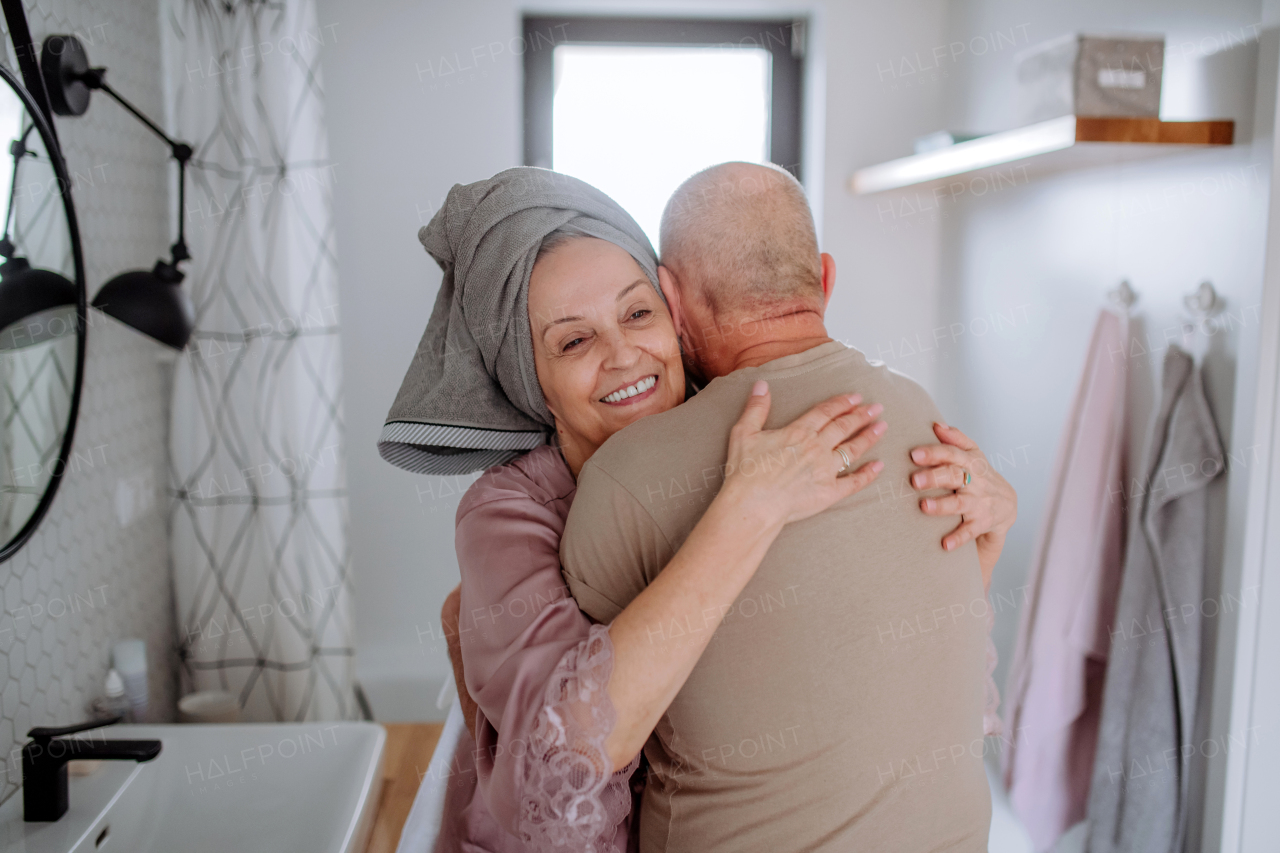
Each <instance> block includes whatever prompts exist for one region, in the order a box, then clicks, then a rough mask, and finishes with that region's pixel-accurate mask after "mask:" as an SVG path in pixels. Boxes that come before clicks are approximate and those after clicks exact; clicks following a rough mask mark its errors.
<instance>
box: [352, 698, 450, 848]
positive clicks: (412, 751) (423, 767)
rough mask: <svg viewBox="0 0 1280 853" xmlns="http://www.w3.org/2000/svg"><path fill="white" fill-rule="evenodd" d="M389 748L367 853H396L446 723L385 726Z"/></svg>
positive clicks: (383, 766) (391, 724) (389, 724)
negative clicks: (401, 833)
mask: <svg viewBox="0 0 1280 853" xmlns="http://www.w3.org/2000/svg"><path fill="white" fill-rule="evenodd" d="M383 727H384V728H385V729H386V730H387V746H386V751H385V752H384V753H383V756H384V758H383V762H382V795H381V796H380V797H379V798H378V813H377V816H376V817H374V820H373V832H372V834H371V835H370V836H369V846H368V847H366V848H365V853H395V850H396V845H397V844H399V843H400V830H401V829H402V828H403V827H404V821H405V818H407V817H408V816H409V809H410V807H412V806H413V798H414V795H415V794H417V793H418V783H419V782H420V781H421V779H422V774H424V773H426V772H427V765H428V764H430V763H431V754H432V753H433V752H435V749H436V742H437V741H439V740H440V731H441V729H443V728H444V723H384V724H383Z"/></svg>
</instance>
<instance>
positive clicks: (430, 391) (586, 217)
mask: <svg viewBox="0 0 1280 853" xmlns="http://www.w3.org/2000/svg"><path fill="white" fill-rule="evenodd" d="M556 232H568V233H572V234H579V235H583V236H587V237H597V238H599V239H601V240H607V241H608V242H610V243H613V244H614V245H616V246H619V247H620V248H622V249H624V250H625V251H626V252H627V253H628V254H630V255H631V257H633V258H635V260H636V263H637V264H639V266H640V268H641V269H642V270H644V272H645V275H646V276H648V278H649V282H650V283H651V284H652V285H653V288H654V290H658V259H657V256H656V255H655V254H654V251H653V247H652V246H651V245H650V244H649V238H648V237H646V236H645V233H644V231H643V230H641V228H640V226H639V225H637V224H636V221H635V220H634V219H632V218H631V215H630V214H628V213H627V212H626V211H625V210H623V209H622V207H620V206H619V205H618V203H617V202H616V201H614V200H613V199H611V198H609V196H607V195H605V194H604V193H602V192H600V190H598V189H596V188H595V187H593V186H591V185H590V184H587V183H585V182H583V181H580V180H578V179H577V178H572V177H570V176H568V175H562V174H560V173H558V172H552V171H549V170H547V169H535V168H533V167H529V166H519V167H517V168H514V169H507V170H506V171H504V172H499V173H498V174H496V175H494V176H493V177H492V178H489V179H488V180H484V181H477V182H476V183H474V184H455V185H454V187H453V189H451V190H449V195H448V197H447V198H446V199H445V202H444V204H443V205H441V207H440V210H439V211H437V212H436V215H435V216H433V217H431V221H430V222H429V223H427V224H426V225H425V226H423V227H422V229H421V230H419V231H418V239H419V240H420V241H422V245H423V246H424V247H425V248H426V250H427V252H429V253H430V254H431V257H433V258H435V260H436V263H438V264H439V265H440V269H442V270H444V278H443V280H442V281H441V282H440V291H439V293H438V294H437V295H436V303H435V308H434V309H433V310H432V312H431V319H430V320H429V321H428V322H427V329H426V331H425V332H424V333H423V335H422V342H421V343H419V344H418V351H417V353H416V354H415V355H414V357H413V361H412V362H411V363H410V364H409V369H408V371H406V373H405V377H404V382H403V383H402V384H401V386H400V391H399V393H398V394H396V399H395V402H394V403H393V404H392V406H391V411H390V413H388V415H387V420H386V424H385V426H384V427H383V430H382V435H381V436H380V437H379V438H378V452H379V453H380V454H381V455H382V458H383V459H385V460H387V461H388V462H390V463H391V464H393V465H396V466H397V467H400V468H404V469H406V470H409V471H413V472H415V473H418V474H466V473H469V472H471V471H479V470H482V469H484V468H488V467H489V466H491V465H500V464H502V463H504V462H508V461H510V460H511V459H513V458H514V457H516V456H519V455H520V454H522V453H525V452H527V451H529V450H532V449H533V448H535V447H538V446H539V445H541V444H543V443H545V441H546V440H547V436H548V435H549V434H550V433H551V431H552V429H553V427H554V423H553V420H552V417H551V413H550V412H549V411H547V404H546V401H545V400H544V399H543V396H542V387H541V386H540V385H539V384H538V374H537V371H536V369H535V368H534V363H533V343H532V340H531V336H530V333H529V273H530V272H532V270H533V264H534V261H535V260H536V259H537V256H538V249H539V248H541V246H542V241H543V240H544V239H545V238H546V237H548V236H550V235H551V234H554V233H556ZM658 292H659V294H661V291H660V290H659V291H658Z"/></svg>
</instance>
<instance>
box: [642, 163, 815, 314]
mask: <svg viewBox="0 0 1280 853" xmlns="http://www.w3.org/2000/svg"><path fill="white" fill-rule="evenodd" d="M660 242H661V251H662V263H663V265H664V266H666V267H667V268H668V269H670V270H671V271H672V272H674V273H675V275H676V277H677V278H678V279H679V280H680V282H681V284H682V286H683V287H684V288H685V289H686V290H688V291H691V292H692V293H696V294H697V295H699V296H700V297H701V298H702V299H703V300H704V301H705V302H706V304H707V305H708V306H709V307H710V308H711V309H712V311H713V313H714V314H715V315H716V316H717V317H724V316H734V315H739V314H744V313H746V314H754V313H755V312H756V311H758V310H759V309H760V308H762V307H766V306H773V305H781V306H788V307H790V306H793V305H794V306H803V305H807V304H809V303H815V304H816V305H817V306H819V307H821V306H822V304H823V290H822V264H821V261H820V260H819V257H818V238H817V234H816V233H815V231H814V227H813V214H812V213H810V211H809V201H808V199H807V198H805V194H804V188H803V187H801V186H800V182H799V181H797V180H796V179H795V178H793V177H792V176H791V175H790V174H789V173H788V172H786V171H785V170H783V169H780V168H778V167H777V166H772V165H767V166H762V165H758V164H755V163H722V164H720V165H719V166H712V167H711V168H709V169H704V170H703V171H701V172H699V173H698V174H696V175H694V176H693V177H691V178H689V179H688V180H687V181H685V182H684V183H683V184H681V185H680V187H679V188H678V189H677V190H676V191H675V193H674V194H673V195H672V196H671V199H670V201H668V202H667V207H666V210H664V211H663V214H662V230H661V234H660Z"/></svg>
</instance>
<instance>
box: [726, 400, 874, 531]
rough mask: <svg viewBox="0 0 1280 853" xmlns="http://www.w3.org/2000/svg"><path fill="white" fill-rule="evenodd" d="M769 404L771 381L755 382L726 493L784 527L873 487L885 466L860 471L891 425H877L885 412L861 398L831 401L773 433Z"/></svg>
mask: <svg viewBox="0 0 1280 853" xmlns="http://www.w3.org/2000/svg"><path fill="white" fill-rule="evenodd" d="M770 401H771V398H770V394H769V383H767V382H765V381H764V380H760V381H758V382H756V384H755V386H754V387H753V388H752V389H751V396H750V397H749V398H748V399H747V405H746V408H744V409H743V411H742V417H740V418H739V419H738V422H737V424H735V425H734V427H733V429H732V430H731V431H730V432H729V457H728V465H727V467H726V471H725V482H724V487H723V489H722V490H721V494H726V493H727V495H726V497H727V499H731V500H736V501H740V502H741V503H740V504H739V506H741V507H742V508H744V509H746V510H747V511H748V512H751V513H758V515H757V516H756V517H758V518H761V519H762V520H765V521H766V523H768V524H777V525H779V526H781V525H784V524H788V523H790V522H792V521H799V520H801V519H804V518H808V517H810V516H812V515H817V514H818V513H820V512H822V511H823V510H824V509H826V508H827V507H829V506H831V505H832V504H834V503H835V502H836V501H838V500H840V499H841V498H844V497H848V496H849V495H852V494H854V493H855V492H858V491H860V490H862V489H864V488H866V487H867V486H868V485H869V484H870V483H871V482H872V481H873V480H875V478H876V477H877V476H878V475H879V474H880V471H881V470H882V469H883V468H884V463H883V462H878V461H877V462H869V463H867V464H866V465H863V466H861V467H859V468H857V469H856V470H853V464H854V463H856V462H857V460H858V459H859V458H860V457H861V456H862V455H863V454H864V453H866V452H867V451H868V450H869V449H871V447H872V446H873V445H874V444H875V443H876V442H877V441H879V440H880V437H881V436H882V435H884V433H885V430H886V429H887V428H888V424H886V423H885V422H884V421H877V420H875V418H876V415H878V414H880V412H882V411H884V407H883V406H881V405H880V404H879V403H876V404H874V405H869V406H862V405H859V403H861V402H862V397H861V395H858V394H852V395H841V396H839V397H832V398H831V399H830V400H827V401H826V402H823V403H819V404H818V405H816V406H814V407H813V408H812V409H810V410H809V411H807V412H805V413H804V414H803V415H801V416H800V417H798V418H796V419H795V420H794V421H792V422H791V423H790V424H788V425H787V426H784V427H782V428H781V429H773V430H766V429H764V423H765V420H766V418H768V416H769V405H770ZM841 451H843V453H844V455H841Z"/></svg>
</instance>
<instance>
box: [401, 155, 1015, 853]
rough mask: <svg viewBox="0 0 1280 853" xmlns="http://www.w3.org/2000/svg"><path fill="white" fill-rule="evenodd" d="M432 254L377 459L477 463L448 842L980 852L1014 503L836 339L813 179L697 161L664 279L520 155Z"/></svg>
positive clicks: (897, 382)
mask: <svg viewBox="0 0 1280 853" xmlns="http://www.w3.org/2000/svg"><path fill="white" fill-rule="evenodd" d="M418 236H419V239H420V240H421V241H422V243H423V245H424V246H425V247H426V249H427V251H428V252H429V253H430V254H431V256H432V257H433V258H435V260H436V261H437V262H438V263H439V264H440V267H441V268H442V269H443V270H444V278H443V281H442V282H441V286H440V292H439V295H438V296H437V298H436V303H435V308H434V310H433V312H432V314H431V319H430V321H429V322H428V324H427V330H426V333H425V334H424V336H423V338H422V342H421V344H420V345H419V348H418V351H417V354H416V355H415V357H414V361H413V363H412V365H411V366H410V368H409V371H408V374H407V375H406V377H405V380H404V384H403V385H402V386H401V389H400V392H399V394H398V396H397V398H396V401H395V404H394V405H393V407H392V409H391V412H390V415H389V416H388V418H387V425H386V427H385V429H384V431H383V434H382V438H381V440H380V441H379V449H380V451H381V453H382V455H383V457H384V458H385V459H387V460H388V461H390V462H392V463H394V464H396V465H398V466H400V467H403V468H406V469H408V470H410V471H415V472H418V473H427V474H461V473H466V472H471V471H479V470H482V469H487V470H485V472H484V474H483V475H482V476H481V477H480V478H479V479H478V480H476V481H475V483H474V484H473V485H472V486H471V488H470V489H469V490H468V491H467V493H466V494H465V496H464V497H463V498H462V501H461V504H460V505H459V507H458V514H457V528H456V539H455V546H456V548H457V556H458V565H459V568H460V570H461V575H462V583H461V586H460V587H459V589H458V590H455V592H454V594H453V595H451V596H450V599H449V600H448V601H447V602H446V605H445V614H444V618H445V621H446V623H451V624H453V625H456V626H457V628H456V631H454V632H453V633H452V636H453V638H454V639H455V642H454V643H453V644H452V645H451V648H450V652H451V655H450V656H451V658H452V659H453V664H454V674H455V676H456V678H457V682H458V692H459V695H460V697H461V700H462V704H463V707H464V714H465V717H466V723H467V728H468V730H469V734H470V738H473V739H474V743H472V742H469V741H470V739H469V738H468V737H465V736H464V738H463V739H462V743H461V745H460V746H459V749H458V752H457V754H456V755H455V758H454V764H453V772H452V775H451V777H450V787H449V791H448V794H447V799H446V810H445V816H444V824H445V825H444V827H443V829H442V833H441V836H440V840H439V842H438V844H437V847H436V849H437V850H442V851H467V853H472V852H473V851H498V852H499V853H508V852H509V851H553V850H554V851H575V853H580V851H606V852H607V853H624V852H625V851H631V850H640V851H644V853H650V851H662V850H666V851H697V853H711V851H717V853H718V851H733V853H741V851H762V853H779V851H808V850H824V851H825V850H829V851H920V852H921V853H924V851H974V853H976V851H981V850H986V847H987V833H988V824H989V821H990V813H991V802H990V795H989V790H988V787H987V780H986V776H985V773H984V770H983V763H982V755H983V748H982V744H983V735H984V733H995V731H996V727H997V726H998V723H997V718H996V715H995V705H996V703H997V702H998V697H997V696H996V694H995V686H994V684H993V683H992V682H991V678H990V674H991V670H992V668H993V667H994V665H995V661H994V652H993V651H992V650H991V645H990V638H989V630H990V611H989V608H987V607H986V606H985V596H986V586H987V584H988V582H989V580H990V577H991V569H992V567H993V566H994V565H995V562H996V559H997V558H998V557H999V555H1000V550H1001V548H1002V547H1003V544H1004V538H1005V534H1006V532H1007V531H1008V529H1009V527H1010V525H1011V524H1012V523H1013V520H1014V517H1015V515H1016V496H1015V495H1014V493H1013V490H1012V488H1010V486H1009V485H1008V483H1006V482H1005V481H1004V479H1003V478H1002V477H1000V475H999V474H998V473H996V472H995V471H994V470H993V469H992V468H991V466H990V465H989V464H988V463H987V461H986V459H985V457H984V456H983V454H982V453H981V451H979V449H978V448H977V446H976V445H975V444H974V443H973V442H972V441H970V440H969V439H968V438H967V437H966V436H965V435H964V434H963V433H961V432H960V431H959V430H957V429H955V428H953V427H949V426H946V425H945V424H944V423H943V422H942V420H941V418H940V416H939V413H938V411H937V409H936V407H935V406H934V404H933V402H932V401H931V400H930V398H929V396H928V394H926V393H925V392H924V391H923V390H922V389H921V388H920V387H919V386H918V385H917V384H916V383H914V382H912V381H911V380H910V379H908V378H907V377H905V376H903V375H901V374H899V373H895V372H894V371H892V370H890V369H889V368H888V367H886V366H885V365H884V364H882V363H879V362H874V361H868V360H867V359H866V357H865V356H863V354H862V353H861V352H859V351H857V350H855V349H851V348H849V347H846V346H845V345H844V344H842V343H840V342H839V341H836V340H833V339H832V338H831V337H830V336H829V335H828V333H827V330H826V327H825V326H824V323H823V315H824V313H825V311H826V307H827V304H828V302H829V300H830V298H831V294H832V289H833V288H834V286H835V273H836V270H835V262H834V261H833V259H832V258H831V256H830V255H828V254H825V253H823V254H820V253H819V252H818V243H817V237H816V234H815V231H814V225H813V217H812V215H811V213H810V210H809V206H808V202H807V200H806V198H805V195H804V191H803V189H802V188H801V186H800V185H799V183H797V182H796V180H795V179H794V178H793V177H792V176H791V175H790V174H788V173H787V172H785V171H783V170H782V169H778V168H775V167H772V166H760V165H754V164H748V163H725V164H722V165H719V166H715V167H712V168H710V169H707V170H705V171H703V172H700V173H699V174H697V175H694V176H693V177H691V178H689V179H688V180H687V181H686V182H685V183H684V184H683V185H681V186H680V188H679V189H678V190H676V192H675V194H674V195H673V196H672V198H671V200H670V201H669V202H668V204H667V207H666V210H665V212H664V214H663V218H662V226H661V240H660V242H661V251H662V257H661V263H659V259H658V258H657V257H656V256H655V254H654V252H653V249H652V248H651V246H650V244H649V241H648V240H647V238H646V237H645V235H644V232H642V231H641V230H640V228H639V226H638V225H637V224H636V223H635V221H634V220H633V219H632V218H631V217H630V216H629V215H628V214H627V213H626V211H624V210H622V209H621V208H620V207H619V206H618V205H617V203H615V202H614V201H613V200H612V199H610V198H609V197H608V196H606V195H605V194H604V193H602V192H600V191H599V190H597V189H595V188H593V187H591V186H589V185H587V184H585V183H583V182H581V181H579V180H576V179H574V178H571V177H568V176H565V175H560V174H557V173H555V172H549V171H546V170H541V169H533V168H517V169H510V170H508V171H505V172H502V173H500V174H498V175H495V176H494V177H493V178H491V179H489V180H486V181H480V182H478V183H474V184H469V185H466V186H463V185H457V186H455V187H454V188H453V189H452V190H451V191H450V192H449V195H448V198H447V200H446V201H445V203H444V205H443V207H442V208H441V209H440V211H439V212H438V213H437V214H436V215H435V217H434V218H433V219H432V220H431V222H430V224H428V225H427V226H426V227H424V228H423V229H422V230H421V231H420V232H419V235H418ZM695 391H696V394H695ZM975 602H981V604H978V605H976V606H975Z"/></svg>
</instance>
